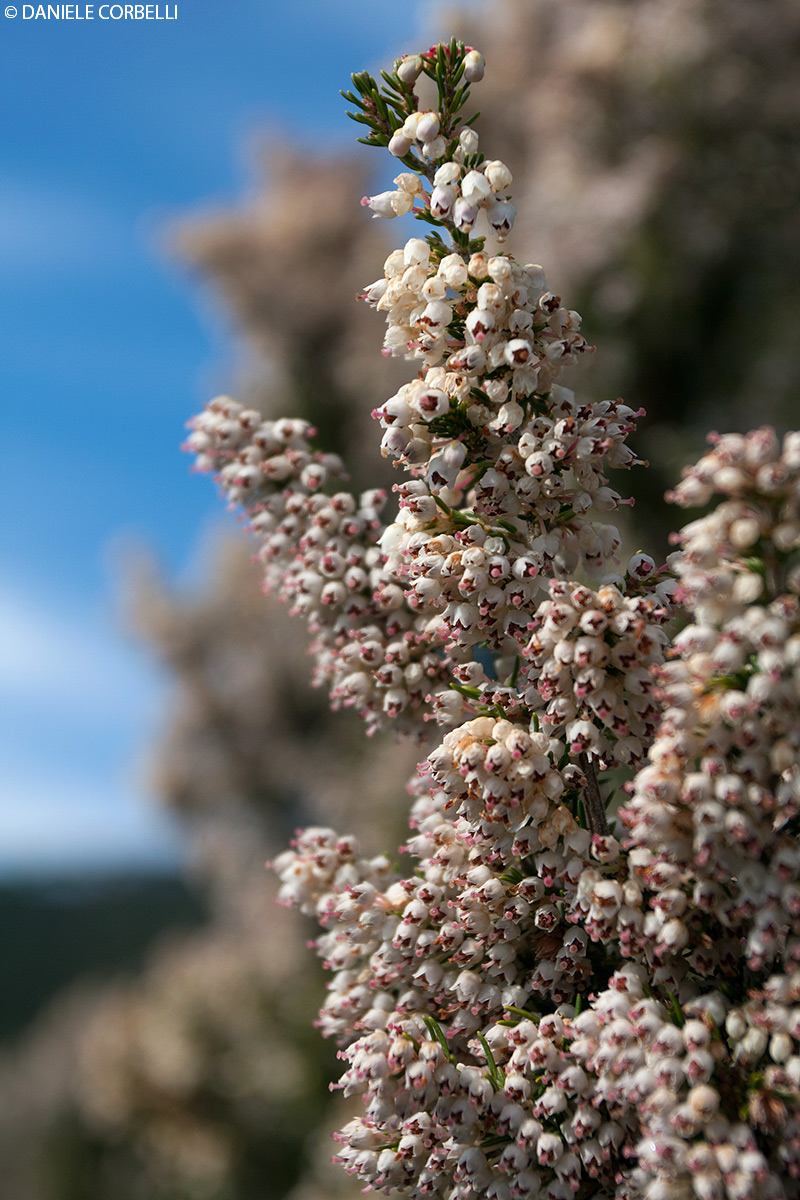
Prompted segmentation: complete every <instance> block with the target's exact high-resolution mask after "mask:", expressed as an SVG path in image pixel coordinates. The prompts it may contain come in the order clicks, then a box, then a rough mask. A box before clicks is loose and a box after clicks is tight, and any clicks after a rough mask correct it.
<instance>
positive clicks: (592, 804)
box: [578, 753, 611, 837]
mask: <svg viewBox="0 0 800 1200" xmlns="http://www.w3.org/2000/svg"><path fill="white" fill-rule="evenodd" d="M578 761H579V762H580V764H581V770H582V771H583V773H584V775H585V777H586V792H585V794H584V798H583V806H584V809H585V810H586V818H587V820H588V822H589V828H590V829H591V831H592V833H596V834H598V835H599V836H600V837H607V836H608V834H609V833H610V832H611V831H610V830H609V828H608V821H607V820H606V806H605V804H604V803H603V797H602V796H601V795H600V785H599V784H598V782H597V769H596V767H595V765H594V763H593V762H592V760H591V759H590V758H589V755H588V754H586V753H583V754H581V755H580V756H579V759H578Z"/></svg>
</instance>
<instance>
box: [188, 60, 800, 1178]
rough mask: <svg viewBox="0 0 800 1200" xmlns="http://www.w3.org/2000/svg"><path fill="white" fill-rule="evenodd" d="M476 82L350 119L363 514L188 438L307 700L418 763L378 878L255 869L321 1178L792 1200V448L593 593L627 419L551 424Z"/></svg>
mask: <svg viewBox="0 0 800 1200" xmlns="http://www.w3.org/2000/svg"><path fill="white" fill-rule="evenodd" d="M482 73H483V61H482V58H481V56H480V55H479V54H478V52H477V51H475V50H471V49H467V48H466V47H465V46H463V45H462V44H461V43H458V42H451V43H450V44H449V45H448V46H439V47H435V48H433V49H432V50H430V51H428V52H427V53H426V54H423V55H411V56H407V57H406V58H404V59H402V60H400V61H398V62H397V63H396V64H395V67H394V70H393V71H392V72H391V73H389V72H387V73H385V74H384V75H383V84H382V85H379V84H378V83H377V82H376V81H375V80H374V79H372V77H371V76H369V75H367V74H366V73H364V74H361V75H356V76H354V77H353V84H354V88H355V91H354V92H350V93H346V97H347V99H348V100H349V101H350V103H351V104H353V105H354V106H355V108H356V109H357V111H356V112H355V113H353V114H352V115H353V116H354V117H355V119H356V120H358V121H359V122H360V123H361V124H363V125H365V126H366V127H368V128H369V134H368V136H367V137H366V138H365V139H362V140H365V141H367V142H368V143H369V144H373V145H380V146H386V147H387V148H388V149H389V151H390V153H392V154H393V155H394V156H395V157H397V158H399V159H400V160H401V162H402V164H403V166H404V167H405V168H406V171H405V172H404V173H402V174H401V175H399V176H398V177H397V178H396V179H395V185H396V189H395V190H393V191H389V192H384V193H381V194H380V195H378V196H373V197H369V198H366V200H365V203H366V204H367V205H368V206H369V207H370V208H371V209H372V211H373V214H374V215H375V216H377V217H388V218H392V217H394V216H397V215H400V214H403V213H408V212H413V213H414V215H415V216H417V217H418V218H420V219H423V220H424V221H426V222H428V223H430V224H431V225H432V226H433V229H432V232H430V233H428V235H427V236H426V237H425V238H411V239H409V240H408V241H407V242H406V243H405V245H404V246H403V247H401V248H399V249H397V250H395V251H393V252H392V253H391V254H390V255H389V258H388V259H387V260H386V263H385V266H384V272H383V276H382V277H381V278H380V279H378V280H376V281H375V282H374V283H372V284H371V285H369V286H368V287H367V288H366V289H365V291H364V298H365V299H366V301H367V302H368V303H369V304H370V305H372V306H373V307H375V308H376V309H377V310H378V311H380V312H383V313H384V314H385V316H386V324H387V328H386V334H385V339H384V353H385V354H389V355H395V356H400V357H403V358H405V359H407V360H409V361H411V362H412V363H414V365H415V367H416V374H415V375H414V377H413V378H411V379H410V380H409V381H408V382H407V383H406V384H404V385H403V386H402V387H401V388H400V389H399V391H398V392H397V393H396V394H395V395H393V396H391V397H390V398H389V399H387V400H386V401H385V402H384V403H383V404H381V405H380V406H379V407H378V408H376V410H375V413H374V416H375V417H376V419H377V420H378V421H379V423H380V426H381V428H382V431H383V436H382V442H381V449H382V452H383V454H384V455H385V456H387V457H389V458H391V459H392V460H394V464H395V466H396V467H397V468H398V469H399V470H400V471H402V472H403V478H402V482H400V483H399V484H398V485H396V487H395V492H396V494H397V497H398V508H397V511H396V512H395V514H394V515H393V517H392V518H391V519H390V520H388V521H387V522H386V523H384V522H383V519H382V516H381V515H380V514H381V513H382V510H383V506H384V504H385V500H386V497H385V496H384V495H383V494H378V493H374V492H369V493H366V494H365V495H363V496H361V497H358V498H357V497H354V496H351V495H350V494H349V493H348V492H346V491H340V490H334V489H336V488H339V486H340V484H341V481H342V480H343V479H344V468H343V465H342V463H341V462H340V461H339V460H338V459H337V458H334V457H332V456H327V455H324V454H321V453H320V452H319V451H316V450H314V449H313V445H312V442H311V438H312V436H313V431H311V430H310V429H309V428H308V427H307V426H306V425H305V424H304V423H303V422H298V421H278V422H260V420H259V418H258V417H257V415H256V414H254V413H250V412H248V411H246V410H244V409H242V407H241V406H239V405H237V404H236V403H235V402H233V401H230V400H228V399H222V400H219V401H215V402H214V403H213V404H212V405H210V406H209V408H208V409H207V410H206V412H205V413H204V414H202V415H201V416H200V417H198V418H196V420H195V421H194V422H193V431H192V433H191V435H190V437H189V446H190V448H191V449H193V450H194V451H195V452H196V453H197V454H198V465H199V466H200V467H201V468H202V469H207V470H214V471H216V472H217V474H218V477H219V479H220V482H221V485H222V487H223V489H224V490H225V492H226V494H227V496H228V499H229V501H230V502H231V503H232V504H238V505H241V506H242V507H243V508H244V510H245V512H246V514H247V517H248V521H249V523H250V527H251V528H252V529H253V531H254V533H255V534H256V535H257V536H258V537H259V538H260V540H261V550H260V556H261V558H262V560H263V562H264V565H265V571H266V583H267V586H268V588H270V589H271V590H274V591H276V592H277V593H278V594H279V595H281V596H283V597H284V598H285V599H287V600H288V601H289V602H290V603H291V604H292V606H293V609H294V611H296V612H298V613H300V614H302V615H303V616H305V618H306V620H307V622H308V624H309V628H310V631H311V633H312V638H313V640H312V646H311V649H312V653H313V655H314V659H315V663H316V666H315V672H316V678H317V681H318V682H323V681H324V682H325V683H326V684H327V686H328V687H329V688H330V693H331V699H332V702H333V703H334V704H346V705H353V706H355V707H356V708H358V710H359V711H360V712H361V713H362V715H363V716H364V717H365V719H366V720H367V723H368V727H369V728H370V729H371V730H372V729H377V728H378V727H382V726H384V725H387V724H392V725H394V726H395V727H396V728H398V729H399V730H400V731H402V732H404V733H406V734H409V735H411V736H413V737H415V738H417V739H418V740H419V741H420V743H424V744H425V749H426V751H427V753H426V757H425V758H424V760H423V761H422V762H421V763H420V766H419V768H418V773H417V776H416V777H415V779H414V780H412V782H411V784H410V785H409V790H410V791H411V793H412V795H413V797H414V803H413V808H412V813H411V837H410V838H409V840H408V844H407V846H406V851H407V853H408V855H409V857H410V860H411V864H412V867H411V870H410V871H409V873H408V874H406V875H403V874H402V873H401V872H400V871H399V870H395V869H394V868H393V867H392V866H391V865H390V862H389V860H388V859H387V858H386V857H383V856H379V857H377V858H371V859H367V858H364V857H362V856H361V854H360V852H359V849H358V845H357V842H356V840H355V839H354V838H352V837H340V836H338V835H337V834H335V833H334V832H333V831H331V830H328V829H321V828H312V829H309V830H306V831H304V832H302V833H300V834H299V835H298V838H297V840H296V842H295V844H294V848H293V849H292V850H289V851H287V852H286V853H285V854H282V855H281V856H280V857H279V858H278V860H277V862H276V863H275V869H276V870H277V871H278V873H279V875H280V877H281V880H282V892H281V895H282V899H283V900H284V901H285V902H286V903H291V904H297V905H299V906H300V907H301V908H302V909H303V911H306V912H311V913H315V914H316V915H317V917H318V918H319V920H320V923H321V925H322V929H323V932H322V934H321V936H320V937H319V939H318V941H317V947H318V950H319V953H320V955H321V956H322V958H323V960H324V962H325V964H326V966H327V967H328V968H329V969H330V971H331V972H332V980H331V984H330V989H329V994H328V997H327V1000H326V1002H325V1004H324V1006H323V1009H322V1011H321V1014H320V1025H321V1028H322V1030H323V1032H324V1033H326V1034H328V1035H330V1036H333V1037H335V1038H336V1039H337V1040H338V1041H339V1043H340V1045H341V1047H342V1048H341V1051H340V1053H341V1057H342V1058H343V1060H344V1061H345V1063H346V1067H345V1070H344V1073H343V1075H342V1078H341V1080H340V1085H339V1086H340V1087H341V1088H342V1089H343V1091H344V1093H345V1095H351V1094H359V1095H361V1096H362V1097H363V1099H364V1104H365V1109H364V1113H363V1116H361V1117H358V1118H355V1119H353V1120H352V1121H350V1122H349V1124H348V1125H347V1126H346V1127H345V1129H344V1130H343V1131H342V1133H341V1134H340V1135H339V1141H340V1151H339V1155H338V1158H339V1160H340V1161H341V1162H342V1163H343V1165H344V1166H345V1168H346V1169H347V1170H348V1171H350V1172H352V1173H353V1174H355V1175H357V1176H358V1177H359V1178H360V1180H361V1181H362V1182H363V1183H364V1184H365V1185H366V1187H368V1188H381V1189H384V1190H387V1191H388V1190H390V1189H392V1188H400V1189H409V1190H410V1191H411V1194H412V1195H413V1196H422V1195H427V1194H431V1195H436V1196H447V1197H448V1198H452V1200H472V1198H473V1197H478V1196H486V1197H493V1198H494V1197H496V1198H497V1200H523V1198H525V1197H528V1196H543V1197H548V1198H549V1200H563V1198H564V1197H569V1196H572V1195H574V1194H576V1193H577V1194H578V1196H579V1197H586V1198H587V1200H588V1197H590V1196H592V1197H611V1196H616V1197H620V1198H628V1197H630V1198H633V1197H640V1196H641V1197H647V1198H648V1200H661V1198H670V1200H671V1198H673V1197H674V1198H675V1200H683V1198H684V1197H692V1196H697V1197H699V1198H700V1200H717V1197H719V1198H722V1197H731V1198H736V1200H744V1197H755V1198H757V1200H758V1198H763V1200H767V1198H771V1197H778V1196H796V1195H798V1190H797V1185H796V1183H795V1182H794V1181H795V1180H796V1179H797V1178H798V1177H800V1048H799V1047H798V1039H799V1038H800V1005H798V1000H800V949H798V947H800V902H798V897H800V882H798V866H800V854H798V851H797V847H796V839H795V836H794V830H795V828H796V825H797V823H798V819H799V818H800V811H799V809H800V803H799V801H798V787H799V786H800V785H799V782H798V781H799V779H800V772H799V770H798V755H800V719H799V718H800V694H799V688H800V684H799V682H798V673H797V663H798V661H800V657H799V656H800V616H799V615H798V591H800V567H799V566H798V558H800V552H799V550H798V546H799V545H800V449H798V447H800V442H799V441H798V437H797V435H790V436H789V437H787V439H786V440H785V442H784V444H783V446H782V447H781V446H780V445H779V443H778V441H777V439H776V438H775V436H774V434H772V433H771V432H770V431H760V432H758V433H755V434H750V435H748V436H747V437H746V438H739V437H736V436H733V435H729V436H727V437H725V438H722V439H719V440H718V441H717V443H716V445H715V447H714V449H713V451H712V452H711V454H710V455H708V456H706V458H705V459H703V460H701V462H700V463H699V464H698V466H697V467H696V468H694V469H693V470H692V471H690V472H689V473H688V474H687V476H686V478H685V479H684V482H683V483H682V484H681V485H680V486H679V488H678V489H677V491H676V493H675V495H674V497H673V498H674V499H675V500H676V501H677V502H678V503H681V504H684V503H693V502H696V503H700V504H706V503H707V502H708V501H709V500H710V499H711V498H712V495H713V494H715V493H721V494H722V495H723V496H724V497H725V499H724V500H723V502H722V504H721V505H720V506H719V507H718V508H717V509H715V510H713V511H712V512H711V513H710V514H709V515H708V516H706V517H703V518H702V519H701V520H699V521H695V522H693V523H691V524H690V525H688V526H687V527H686V528H685V529H684V531H683V533H682V534H681V535H680V546H681V549H680V550H679V551H678V552H677V554H676V555H675V556H673V561H672V562H671V564H670V567H671V569H670V571H667V570H666V569H664V568H661V569H657V568H656V564H655V563H654V561H653V560H652V559H651V558H650V557H649V556H647V555H645V554H642V553H638V554H636V555H634V556H633V557H632V558H631V559H630V560H629V561H628V563H627V565H626V566H625V567H624V568H622V569H617V568H619V567H620V563H619V561H618V557H617V556H618V552H619V549H620V545H621V539H620V536H619V533H618V532H617V530H616V529H615V528H614V527H613V526H612V525H610V524H608V523H607V521H606V516H607V514H608V513H612V512H613V511H614V510H616V509H617V508H618V507H619V506H620V505H621V504H624V503H628V501H625V500H623V499H622V498H621V497H620V495H619V494H618V492H616V491H615V490H614V489H613V488H612V487H611V486H610V484H609V480H608V477H607V475H606V471H607V470H608V469H609V468H616V469H618V468H626V467H630V466H633V465H636V464H637V463H638V462H639V460H638V459H637V458H636V455H635V453H634V452H633V451H632V450H631V449H630V448H629V447H628V446H627V444H626V443H627V437H628V435H629V434H630V433H631V432H633V431H634V429H635V426H636V420H637V418H638V416H639V415H641V414H640V412H634V411H633V410H631V409H630V408H628V407H627V406H625V405H624V404H622V402H621V401H619V400H614V401H603V402H601V403H595V404H592V403H581V402H579V401H578V400H577V399H576V397H575V396H574V394H573V393H572V391H570V390H569V389H568V388H566V387H565V386H564V385H563V383H562V382H561V377H562V374H563V373H564V371H565V369H566V368H568V367H569V366H570V365H571V364H573V363H574V362H575V361H576V360H577V359H578V358H579V357H580V356H581V355H582V354H584V353H586V352H587V351H588V350H590V349H591V348H590V347H589V346H588V344H587V343H586V341H585V339H584V337H583V335H582V334H581V333H580V317H579V315H578V314H577V313H576V312H574V311H572V310H569V309H567V308H565V307H563V306H562V303H561V300H560V298H559V297H558V296H555V295H553V294H552V292H550V291H549V290H548V289H547V285H546V282H545V277H544V273H543V272H542V269H541V268H540V267H538V266H535V265H532V264H529V263H521V262H519V261H518V260H516V259H515V258H513V257H511V256H510V255H507V254H505V253H502V252H501V251H498V252H497V253H494V254H491V253H488V252H487V251H486V249H485V240H486V239H488V238H489V237H496V238H497V239H498V241H499V242H500V243H502V240H503V238H504V237H505V235H506V234H507V233H508V231H509V229H510V227H511V225H512V223H513V219H514V212H513V207H512V206H511V204H510V200H509V198H508V189H509V187H510V184H511V182H512V178H511V172H510V171H509V169H508V168H507V167H506V166H505V164H504V163H502V162H499V161H498V160H486V159H485V158H484V156H483V155H482V154H481V152H480V148H479V140H478V135H477V134H476V133H475V131H474V130H473V129H472V128H471V124H470V121H462V120H461V115H460V113H461V109H462V107H463V105H464V104H465V103H466V100H467V98H468V84H470V83H472V82H477V81H478V80H479V79H480V77H481V76H482ZM422 75H425V76H428V77H429V78H430V79H433V80H435V82H436V84H437V88H438V104H439V108H438V109H437V110H420V108H419V105H418V99H417V93H416V92H415V90H414V89H415V85H416V82H417V80H418V79H419V78H420V77H421V76H422ZM473 235H474V236H473ZM676 576H677V578H678V580H679V585H678V590H677V599H678V600H679V601H680V602H681V603H682V604H683V606H684V609H685V612H686V614H687V616H688V618H689V620H690V624H689V625H688V626H687V627H686V629H684V630H683V631H682V633H681V634H679V635H678V637H677V638H676V639H675V640H674V643H673V645H672V648H671V649H670V647H669V633H668V621H669V618H670V616H671V614H672V611H673V604H674V595H673V594H674V593H675V577H676ZM668 658H669V659H670V661H667V659H668ZM437 737H438V739H439V740H438V741H437V740H436V739H437ZM620 780H622V781H623V788H624V791H625V792H627V793H628V798H627V801H626V803H625V804H624V805H623V806H622V808H621V809H620V810H619V813H618V815H617V817H616V818H614V819H613V820H611V821H609V818H608V817H607V815H606V811H607V809H610V805H609V801H610V799H611V796H610V788H611V785H612V781H613V783H614V785H615V786H616V787H619V786H620ZM779 1131H783V1134H784V1136H783V1137H782V1138H781V1137H779ZM787 1171H788V1174H789V1181H790V1182H789V1183H788V1184H787V1183H785V1181H784V1177H785V1175H786V1173H787Z"/></svg>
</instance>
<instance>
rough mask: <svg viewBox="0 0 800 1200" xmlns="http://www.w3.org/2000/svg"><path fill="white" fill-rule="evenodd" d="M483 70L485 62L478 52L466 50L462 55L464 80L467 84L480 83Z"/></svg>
mask: <svg viewBox="0 0 800 1200" xmlns="http://www.w3.org/2000/svg"><path fill="white" fill-rule="evenodd" d="M485 70H486V60H485V59H484V57H483V55H482V54H481V52H480V50H475V49H471V50H468V51H467V53H466V54H465V55H464V78H465V79H466V81H467V83H480V81H481V80H482V79H483V74H484V71H485Z"/></svg>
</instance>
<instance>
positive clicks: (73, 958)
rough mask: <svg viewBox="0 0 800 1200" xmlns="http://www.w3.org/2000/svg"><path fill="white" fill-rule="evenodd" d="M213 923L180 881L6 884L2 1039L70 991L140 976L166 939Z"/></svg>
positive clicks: (1, 922) (0, 886)
mask: <svg viewBox="0 0 800 1200" xmlns="http://www.w3.org/2000/svg"><path fill="white" fill-rule="evenodd" d="M206 916H207V913H206V909H205V906H204V904H203V902H202V899H201V896H200V893H199V892H198V891H196V890H194V889H193V888H191V887H190V886H187V884H186V883H185V882H184V881H183V880H182V879H180V878H179V877H177V876H174V875H165V874H153V875H145V874H136V875H111V876H107V877H92V878H91V879H88V880H87V879H85V878H83V879H81V878H76V879H48V880H37V881H28V880H25V881H22V882H21V881H14V882H8V881H7V882H0V1039H7V1038H9V1037H12V1036H13V1035H14V1034H15V1033H17V1032H18V1031H19V1030H20V1029H21V1028H22V1027H23V1026H24V1025H25V1024H26V1023H27V1022H28V1021H29V1020H30V1019H31V1018H32V1017H33V1016H35V1015H36V1013H37V1012H38V1011H39V1009H40V1008H41V1007H42V1006H43V1005H44V1004H46V1002H47V1001H48V1000H49V999H50V998H51V996H52V995H53V994H54V993H55V992H56V991H58V989H60V988H61V987H63V986H64V985H65V984H68V983H71V982H72V981H73V980H75V979H77V978H78V977H79V976H82V975H87V974H88V975H90V976H91V977H92V978H94V979H102V978H107V977H109V976H111V975H114V974H118V973H120V972H126V971H132V970H135V969H136V967H137V966H138V965H139V964H140V963H141V961H142V959H143V956H144V953H145V951H146V950H147V948H148V947H149V946H150V945H151V944H152V942H153V941H154V940H155V939H157V938H158V936H159V935H160V934H162V933H164V932H165V931H166V930H168V929H190V928H192V927H196V926H198V925H200V924H202V923H203V922H204V921H205V919H206Z"/></svg>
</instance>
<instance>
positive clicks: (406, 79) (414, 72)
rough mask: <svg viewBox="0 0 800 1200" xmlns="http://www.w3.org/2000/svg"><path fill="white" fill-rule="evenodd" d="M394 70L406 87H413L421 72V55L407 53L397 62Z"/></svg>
mask: <svg viewBox="0 0 800 1200" xmlns="http://www.w3.org/2000/svg"><path fill="white" fill-rule="evenodd" d="M396 71H397V74H398V77H399V78H400V79H401V80H402V82H403V83H404V84H406V86H407V87H413V86H414V84H415V83H416V82H417V80H418V79H419V77H420V75H421V74H422V56H421V55H419V54H407V55H406V56H405V58H403V59H401V60H400V62H399V63H398V64H397V67H396Z"/></svg>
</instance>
